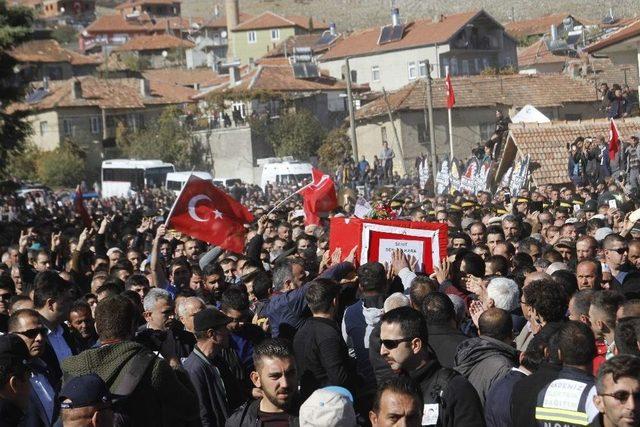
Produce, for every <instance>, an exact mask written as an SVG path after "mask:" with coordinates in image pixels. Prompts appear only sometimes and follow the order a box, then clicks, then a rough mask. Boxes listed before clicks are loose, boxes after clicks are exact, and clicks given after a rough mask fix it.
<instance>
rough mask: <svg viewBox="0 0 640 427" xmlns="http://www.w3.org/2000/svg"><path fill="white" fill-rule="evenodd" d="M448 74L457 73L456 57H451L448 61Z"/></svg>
mask: <svg viewBox="0 0 640 427" xmlns="http://www.w3.org/2000/svg"><path fill="white" fill-rule="evenodd" d="M449 74H451V75H452V76H457V75H458V60H457V59H456V58H451V60H450V61H449Z"/></svg>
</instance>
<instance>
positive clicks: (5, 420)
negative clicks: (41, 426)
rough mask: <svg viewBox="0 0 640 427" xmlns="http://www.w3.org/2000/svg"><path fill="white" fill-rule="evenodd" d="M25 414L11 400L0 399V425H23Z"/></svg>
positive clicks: (13, 426) (9, 426)
mask: <svg viewBox="0 0 640 427" xmlns="http://www.w3.org/2000/svg"><path fill="white" fill-rule="evenodd" d="M24 421H25V414H24V412H22V409H20V408H18V407H17V406H16V405H14V404H13V402H10V401H8V400H6V399H0V427H22V426H24V425H25V424H24Z"/></svg>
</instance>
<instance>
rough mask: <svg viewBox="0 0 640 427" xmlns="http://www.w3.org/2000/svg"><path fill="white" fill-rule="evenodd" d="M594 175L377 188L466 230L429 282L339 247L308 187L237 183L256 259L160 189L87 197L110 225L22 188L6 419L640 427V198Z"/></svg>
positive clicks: (10, 275) (375, 197)
mask: <svg viewBox="0 0 640 427" xmlns="http://www.w3.org/2000/svg"><path fill="white" fill-rule="evenodd" d="M583 149H584V147H583ZM591 173H592V172H591V169H589V172H588V173H587V175H586V177H587V180H586V181H580V182H575V184H576V188H575V189H573V188H557V187H554V186H544V187H541V188H535V189H522V190H520V192H519V193H518V194H516V195H513V196H512V197H508V195H507V194H506V193H507V192H508V191H506V190H508V189H500V190H499V191H496V192H495V194H490V193H489V192H480V193H479V194H477V195H463V194H459V193H455V194H452V195H439V196H435V197H434V196H433V195H431V194H429V192H427V191H426V190H424V189H421V188H420V187H419V186H418V185H416V184H411V183H404V185H402V184H399V185H397V186H396V187H390V186H384V187H380V188H379V189H377V190H375V191H373V192H372V196H371V198H372V200H371V201H372V202H374V203H380V204H383V205H385V206H388V208H389V209H390V210H392V211H394V212H395V215H396V216H397V217H398V218H400V219H406V220H410V221H416V222H417V221H432V222H439V223H446V224H447V225H448V245H447V246H448V247H447V253H446V256H445V257H444V258H443V260H442V262H441V263H440V265H438V266H436V267H435V269H434V271H433V272H429V273H422V272H420V271H415V263H414V262H412V259H411V258H410V257H407V255H406V254H404V253H403V252H402V251H395V252H394V253H393V256H392V260H391V262H389V263H387V264H384V265H383V264H381V263H378V262H366V263H362V264H360V263H359V262H358V256H357V253H358V248H357V247H354V248H353V250H351V251H350V252H349V253H342V251H340V250H334V251H331V250H330V249H329V241H330V237H331V229H330V226H329V224H330V223H329V218H326V219H323V222H322V223H321V224H320V225H305V223H304V217H303V216H302V214H301V213H300V212H301V208H302V203H301V201H300V200H299V199H296V198H292V199H291V200H290V201H289V202H288V203H285V204H284V205H282V206H281V207H280V208H279V209H277V210H275V211H271V208H272V207H273V206H275V205H276V203H277V201H279V200H282V199H284V197H286V196H287V195H289V194H290V191H291V190H292V189H290V188H279V187H277V186H269V187H268V188H267V189H266V191H262V190H260V189H259V188H257V187H254V186H249V185H235V186H234V187H233V188H231V189H229V192H230V194H232V195H233V196H234V197H235V198H236V199H238V200H239V201H241V202H242V203H243V204H245V205H246V206H247V207H248V208H249V209H250V210H251V211H252V213H253V215H254V216H255V218H256V220H255V222H254V223H253V224H251V225H249V226H248V227H247V234H246V243H245V249H244V251H243V252H242V253H232V252H229V251H227V250H224V249H222V248H220V247H217V246H214V245H208V244H206V243H205V242H202V241H199V240H195V239H193V238H191V237H189V236H184V235H181V234H180V233H178V232H176V231H175V230H170V229H167V228H166V226H165V220H166V216H167V214H168V211H169V208H170V207H171V204H172V202H173V196H172V195H169V194H167V193H162V192H160V191H143V192H141V193H139V194H137V195H136V196H132V197H130V198H120V199H117V198H111V199H92V200H87V201H86V203H85V205H86V209H87V211H88V213H89V215H90V220H91V221H92V224H91V225H89V224H85V223H84V222H83V218H82V216H81V215H79V214H78V213H76V210H75V209H74V203H73V201H71V200H65V201H59V200H56V199H55V198H53V197H37V198H33V197H30V196H28V197H27V198H26V199H24V198H17V197H15V196H13V195H6V196H3V197H2V200H1V201H2V206H3V214H4V215H3V216H2V217H1V218H0V221H2V222H1V223H0V229H1V231H0V246H1V247H0V255H1V260H0V261H1V264H0V271H1V274H0V332H2V336H0V426H23V425H25V426H26V425H28V426H51V425H63V426H90V425H92V426H141V425H159V426H186V425H194V426H197V425H203V426H229V427H236V426H258V425H260V426H298V425H300V426H323V427H325V426H369V425H372V426H421V425H422V426H428V425H436V426H485V425H486V426H547V425H549V426H556V425H559V426H586V425H590V426H606V427H611V426H620V427H622V426H638V425H640V271H639V269H640V223H639V222H638V220H640V211H638V208H640V201H639V200H637V199H633V198H631V199H630V198H628V197H627V196H626V195H625V194H624V192H622V191H621V190H620V186H619V185H617V184H616V182H615V180H614V179H613V178H612V177H605V178H603V181H594V182H592V181H591V180H590V178H591V175H590V174H591ZM596 173H597V172H596ZM397 190H402V192H400V193H399V192H398V191H397ZM345 201H346V202H345V203H343V204H342V205H341V206H340V207H339V208H337V209H335V210H334V211H332V212H331V213H330V215H329V217H335V216H351V215H352V214H353V208H354V207H353V205H352V203H351V202H349V201H348V200H346V199H345ZM341 202H342V201H341Z"/></svg>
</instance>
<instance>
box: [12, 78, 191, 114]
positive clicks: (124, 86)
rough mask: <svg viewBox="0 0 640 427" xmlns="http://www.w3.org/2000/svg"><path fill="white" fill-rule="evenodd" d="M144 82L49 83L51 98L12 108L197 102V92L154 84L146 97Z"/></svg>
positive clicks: (81, 81)
mask: <svg viewBox="0 0 640 427" xmlns="http://www.w3.org/2000/svg"><path fill="white" fill-rule="evenodd" d="M76 80H77V81H80V84H81V88H82V97H81V98H80V99H73V95H72V93H73V92H72V86H73V82H74V81H76ZM140 82H141V79H135V78H124V79H99V78H96V77H79V78H75V79H69V80H59V81H54V82H50V83H49V92H48V94H47V96H45V97H44V98H42V99H41V100H40V101H38V102H34V103H27V102H21V103H16V104H12V105H10V106H9V110H10V111H15V110H22V111H28V110H35V111H42V110H51V109H56V108H67V107H99V108H144V107H145V106H147V105H169V104H183V103H187V102H193V101H192V100H191V97H192V96H194V95H196V94H197V91H195V90H193V89H189V88H185V87H181V86H176V85H173V84H168V83H164V82H159V81H150V82H149V87H150V93H151V95H150V96H147V97H143V96H142V94H141V92H140Z"/></svg>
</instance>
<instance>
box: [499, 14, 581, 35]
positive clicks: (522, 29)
mask: <svg viewBox="0 0 640 427" xmlns="http://www.w3.org/2000/svg"><path fill="white" fill-rule="evenodd" d="M567 17H571V18H573V20H574V21H575V22H576V23H582V22H583V21H584V20H583V19H578V18H576V17H575V16H573V15H571V14H569V13H554V14H552V15H545V16H541V17H538V18H533V19H525V20H522V21H512V22H505V23H504V24H503V25H504V29H505V30H507V32H508V33H509V34H511V35H512V36H513V37H515V38H517V39H519V38H524V37H528V36H537V35H541V34H547V33H549V32H550V31H551V25H555V26H556V27H558V26H560V25H562V21H563V20H564V19H565V18H567Z"/></svg>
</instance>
